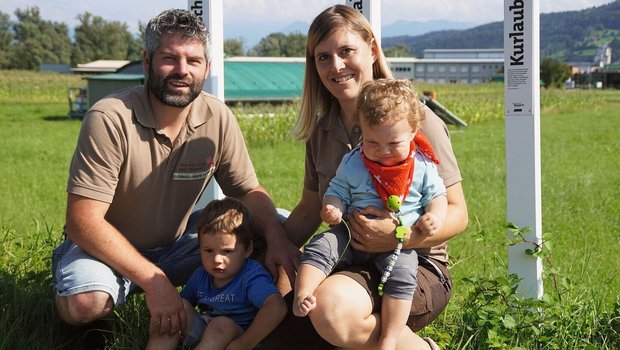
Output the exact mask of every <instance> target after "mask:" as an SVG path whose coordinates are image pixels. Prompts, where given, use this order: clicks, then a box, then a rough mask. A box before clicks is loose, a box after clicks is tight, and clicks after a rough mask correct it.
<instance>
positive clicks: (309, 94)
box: [293, 5, 392, 141]
mask: <svg viewBox="0 0 620 350" xmlns="http://www.w3.org/2000/svg"><path fill="white" fill-rule="evenodd" d="M345 28H346V29H348V30H350V31H351V32H353V33H355V34H357V35H359V37H360V38H362V39H363V40H364V41H365V42H367V43H369V44H371V45H373V48H374V49H375V51H376V54H377V59H376V60H375V62H374V63H373V65H372V73H373V79H379V78H391V77H392V72H391V71H390V68H389V66H388V64H387V61H386V59H385V56H384V55H383V51H382V50H381V48H380V47H379V45H378V41H377V40H376V39H375V35H374V34H373V32H372V27H371V26H370V23H368V21H367V20H366V18H365V17H364V15H362V14H361V13H360V12H359V11H357V10H355V9H353V8H351V7H348V6H345V5H334V6H331V7H329V8H327V9H325V10H324V11H323V12H321V13H320V14H319V15H318V16H316V18H315V19H314V21H312V24H311V25H310V28H309V29H308V41H307V43H306V72H305V76H304V85H303V90H302V94H301V110H300V113H299V119H298V120H297V124H296V125H295V127H294V128H293V136H294V137H295V138H296V139H298V140H302V141H308V139H309V138H310V135H311V134H312V132H313V131H314V128H315V126H316V125H317V122H318V119H319V117H320V116H321V115H323V114H325V113H327V112H328V111H329V110H330V109H331V108H332V107H333V105H334V103H336V104H337V103H338V102H337V100H336V98H335V97H333V96H332V94H331V93H330V92H329V91H328V90H327V89H326V88H325V86H323V83H322V82H321V79H320V78H319V73H318V72H317V69H316V62H315V59H314V50H315V48H316V46H317V45H318V44H319V43H321V42H322V41H323V40H325V39H326V38H327V37H328V36H329V35H331V34H332V32H333V31H334V30H336V29H345Z"/></svg>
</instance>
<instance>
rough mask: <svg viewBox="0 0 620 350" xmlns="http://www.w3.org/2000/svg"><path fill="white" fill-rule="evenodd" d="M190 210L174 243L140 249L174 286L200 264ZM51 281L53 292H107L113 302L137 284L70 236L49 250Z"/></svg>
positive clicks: (196, 235) (60, 293) (131, 290)
mask: <svg viewBox="0 0 620 350" xmlns="http://www.w3.org/2000/svg"><path fill="white" fill-rule="evenodd" d="M194 214H196V213H193V214H192V217H191V218H190V221H189V223H188V226H187V227H188V228H187V230H186V232H185V233H184V234H183V235H182V236H181V237H180V238H179V239H177V240H176V241H175V242H174V243H172V244H170V245H168V246H164V247H157V248H153V249H147V250H142V251H140V253H141V254H142V255H143V256H144V257H145V258H147V259H148V260H150V261H151V262H153V263H154V264H155V265H157V266H158V267H159V268H160V269H162V271H163V272H164V273H165V274H166V276H168V278H169V279H170V281H171V282H172V283H173V284H174V285H175V286H181V285H183V284H185V282H187V279H188V278H189V277H190V276H191V274H192V273H193V272H194V270H196V269H197V268H198V267H199V266H201V261H200V249H199V246H198V234H197V233H196V225H195V220H196V219H197V215H194ZM52 284H53V287H54V291H55V293H56V295H59V296H69V295H75V294H79V293H84V292H92V291H103V292H106V293H108V294H109V295H110V296H111V297H112V300H113V301H114V305H115V306H118V305H120V304H123V303H124V302H125V301H126V298H127V296H128V295H129V294H130V293H132V292H135V291H138V290H139V289H140V288H139V287H138V285H136V284H135V283H133V282H131V281H130V280H129V279H127V278H126V277H124V276H121V275H120V274H118V273H117V272H116V271H114V270H112V269H111V268H110V267H109V266H108V265H106V264H104V263H103V262H101V261H99V260H97V259H95V258H94V257H92V256H90V255H88V254H87V253H86V252H84V251H83V250H82V249H80V248H79V247H78V246H77V245H75V244H74V243H73V242H72V241H71V240H70V239H68V238H65V240H64V242H62V243H61V244H60V245H59V246H58V247H57V248H56V249H54V251H53V253H52Z"/></svg>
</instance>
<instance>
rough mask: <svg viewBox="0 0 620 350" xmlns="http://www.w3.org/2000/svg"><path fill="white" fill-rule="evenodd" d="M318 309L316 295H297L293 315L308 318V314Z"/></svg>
mask: <svg viewBox="0 0 620 350" xmlns="http://www.w3.org/2000/svg"><path fill="white" fill-rule="evenodd" d="M315 307H316V298H315V297H314V295H312V294H310V295H297V294H296V295H295V300H294V301H293V315H295V316H297V317H306V316H308V313H309V312H310V311H312V310H314V308H315Z"/></svg>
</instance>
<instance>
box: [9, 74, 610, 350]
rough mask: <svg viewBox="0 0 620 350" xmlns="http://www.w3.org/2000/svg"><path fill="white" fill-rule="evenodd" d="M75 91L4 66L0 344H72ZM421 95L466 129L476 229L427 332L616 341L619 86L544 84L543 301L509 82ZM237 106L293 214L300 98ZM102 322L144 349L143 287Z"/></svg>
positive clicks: (252, 145) (271, 187)
mask: <svg viewBox="0 0 620 350" xmlns="http://www.w3.org/2000/svg"><path fill="white" fill-rule="evenodd" d="M74 86H82V87H83V86H85V81H84V80H83V79H81V78H80V77H77V76H73V75H61V74H51V73H50V74H44V73H34V72H24V71H0V161H1V162H2V166H1V167H0V194H1V195H2V200H0V350H3V349H10V350H20V349H65V348H68V347H70V346H71V344H72V343H73V341H74V338H73V331H74V330H73V329H72V328H71V327H69V326H67V325H65V324H63V323H62V322H61V321H60V319H59V318H58V316H57V315H56V313H55V310H54V306H53V295H52V288H51V286H50V281H51V273H50V254H51V250H52V249H53V247H55V246H56V245H57V244H58V243H59V242H61V240H62V238H63V236H62V227H63V224H64V215H65V212H64V211H65V204H66V193H65V186H66V181H67V174H68V166H69V163H70V161H71V156H72V154H73V149H74V147H75V142H76V139H77V133H78V131H79V128H80V124H81V123H80V121H79V120H75V119H70V118H68V117H67V114H68V111H69V105H68V102H67V88H68V87H74ZM417 89H418V90H419V91H424V90H432V91H435V92H436V93H437V98H438V101H439V102H441V103H442V104H443V105H444V106H445V107H447V108H448V109H450V110H451V111H452V112H453V113H454V114H456V115H457V116H459V117H460V118H461V119H464V120H465V121H467V122H468V124H469V126H468V127H465V128H455V127H450V130H451V138H452V143H453V148H454V150H455V153H456V155H457V159H458V161H459V166H460V169H461V172H462V175H463V179H464V180H463V188H464V191H465V195H466V198H467V203H468V209H469V226H468V228H467V229H466V230H465V232H463V233H462V234H460V235H459V236H457V237H455V238H453V239H452V240H451V241H450V244H449V252H450V256H451V267H450V271H451V274H452V276H453V282H454V286H453V296H452V300H451V302H450V304H449V306H448V308H447V310H446V311H445V312H444V313H443V314H442V316H440V318H439V319H438V320H437V321H436V322H434V323H433V324H432V325H431V326H429V327H427V328H425V329H424V330H422V333H421V334H422V335H426V336H431V337H433V338H434V339H435V340H436V341H437V342H438V343H439V344H440V346H441V348H442V349H522V350H523V349H528V350H529V349H562V350H564V349H588V350H591V349H592V350H593V349H618V348H620V297H619V295H620V294H619V293H618V290H620V276H619V273H620V259H618V258H617V256H616V254H617V252H618V251H619V249H620V235H618V234H617V232H615V231H616V230H617V229H618V228H619V227H620V176H618V164H620V128H619V127H618V125H619V124H620V112H618V111H620V91H615V90H543V91H542V92H541V105H542V113H541V120H540V125H541V161H542V216H543V218H542V223H543V227H542V230H543V235H544V239H545V245H544V248H543V252H542V254H541V256H542V258H543V264H544V281H543V282H544V288H545V297H544V298H543V300H541V301H531V300H521V299H520V298H518V296H517V295H515V293H514V289H513V286H514V280H512V279H511V278H510V276H508V275H507V254H506V252H507V239H506V237H507V232H508V231H507V228H506V225H507V222H506V190H505V187H506V184H505V181H506V171H505V169H506V164H505V140H504V135H505V124H504V113H503V85H501V84H481V85H475V86H469V85H460V84H445V85H439V84H437V85H435V84H420V85H419V86H417ZM231 108H232V109H233V111H234V113H235V115H236V116H237V118H238V121H239V124H240V126H241V129H242V131H243V132H244V135H245V137H246V143H247V145H248V148H249V151H250V155H251V157H252V161H253V163H254V165H255V167H256V169H257V172H258V175H259V179H260V181H261V183H262V184H263V186H264V187H265V188H266V189H267V190H268V191H269V192H270V194H271V195H272V196H273V199H274V202H275V203H276V205H277V206H279V207H282V208H287V209H292V208H293V207H294V205H295V204H296V203H297V201H298V200H299V197H300V194H301V189H302V181H303V159H304V145H303V144H301V143H299V142H297V141H294V140H292V138H291V136H290V134H289V132H290V130H291V128H292V126H293V124H294V123H295V120H296V118H297V111H298V109H299V103H298V102H292V103H288V104H283V105H251V106H250V105H234V106H231ZM257 116H263V117H257ZM264 116H268V117H264ZM108 321H109V322H108V323H109V328H108V329H107V332H108V340H109V345H110V348H112V349H141V348H143V347H144V342H145V339H146V336H147V332H148V311H147V309H146V307H145V304H144V299H143V297H142V295H140V294H136V295H133V296H132V297H131V298H130V299H129V302H128V303H127V304H125V305H123V306H121V307H119V308H117V309H116V310H115V311H114V313H113V315H112V316H110V318H109V320H108Z"/></svg>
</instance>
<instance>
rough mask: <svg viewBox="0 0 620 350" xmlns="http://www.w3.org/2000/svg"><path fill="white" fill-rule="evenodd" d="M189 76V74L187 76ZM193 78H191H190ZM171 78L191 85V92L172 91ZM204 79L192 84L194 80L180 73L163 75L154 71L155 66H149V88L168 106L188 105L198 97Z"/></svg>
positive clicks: (179, 106) (182, 106) (180, 106)
mask: <svg viewBox="0 0 620 350" xmlns="http://www.w3.org/2000/svg"><path fill="white" fill-rule="evenodd" d="M187 77H189V76H187ZM189 79H191V78H189ZM171 80H177V81H183V82H185V83H186V84H187V85H188V87H189V92H188V93H185V92H182V91H170V89H168V83H169V82H170V81H171ZM203 83H204V80H202V81H197V82H195V83H194V84H192V81H189V82H188V81H187V80H186V79H184V77H183V76H181V75H179V74H171V75H169V76H167V77H162V76H159V75H155V73H154V72H153V68H152V67H149V76H148V85H149V89H150V90H151V92H152V93H153V95H155V97H157V99H158V100H159V101H160V102H161V103H163V104H165V105H168V106H171V107H177V108H184V107H187V106H188V105H189V104H190V103H192V101H194V100H195V99H196V97H198V95H199V94H200V91H202V84H203Z"/></svg>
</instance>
